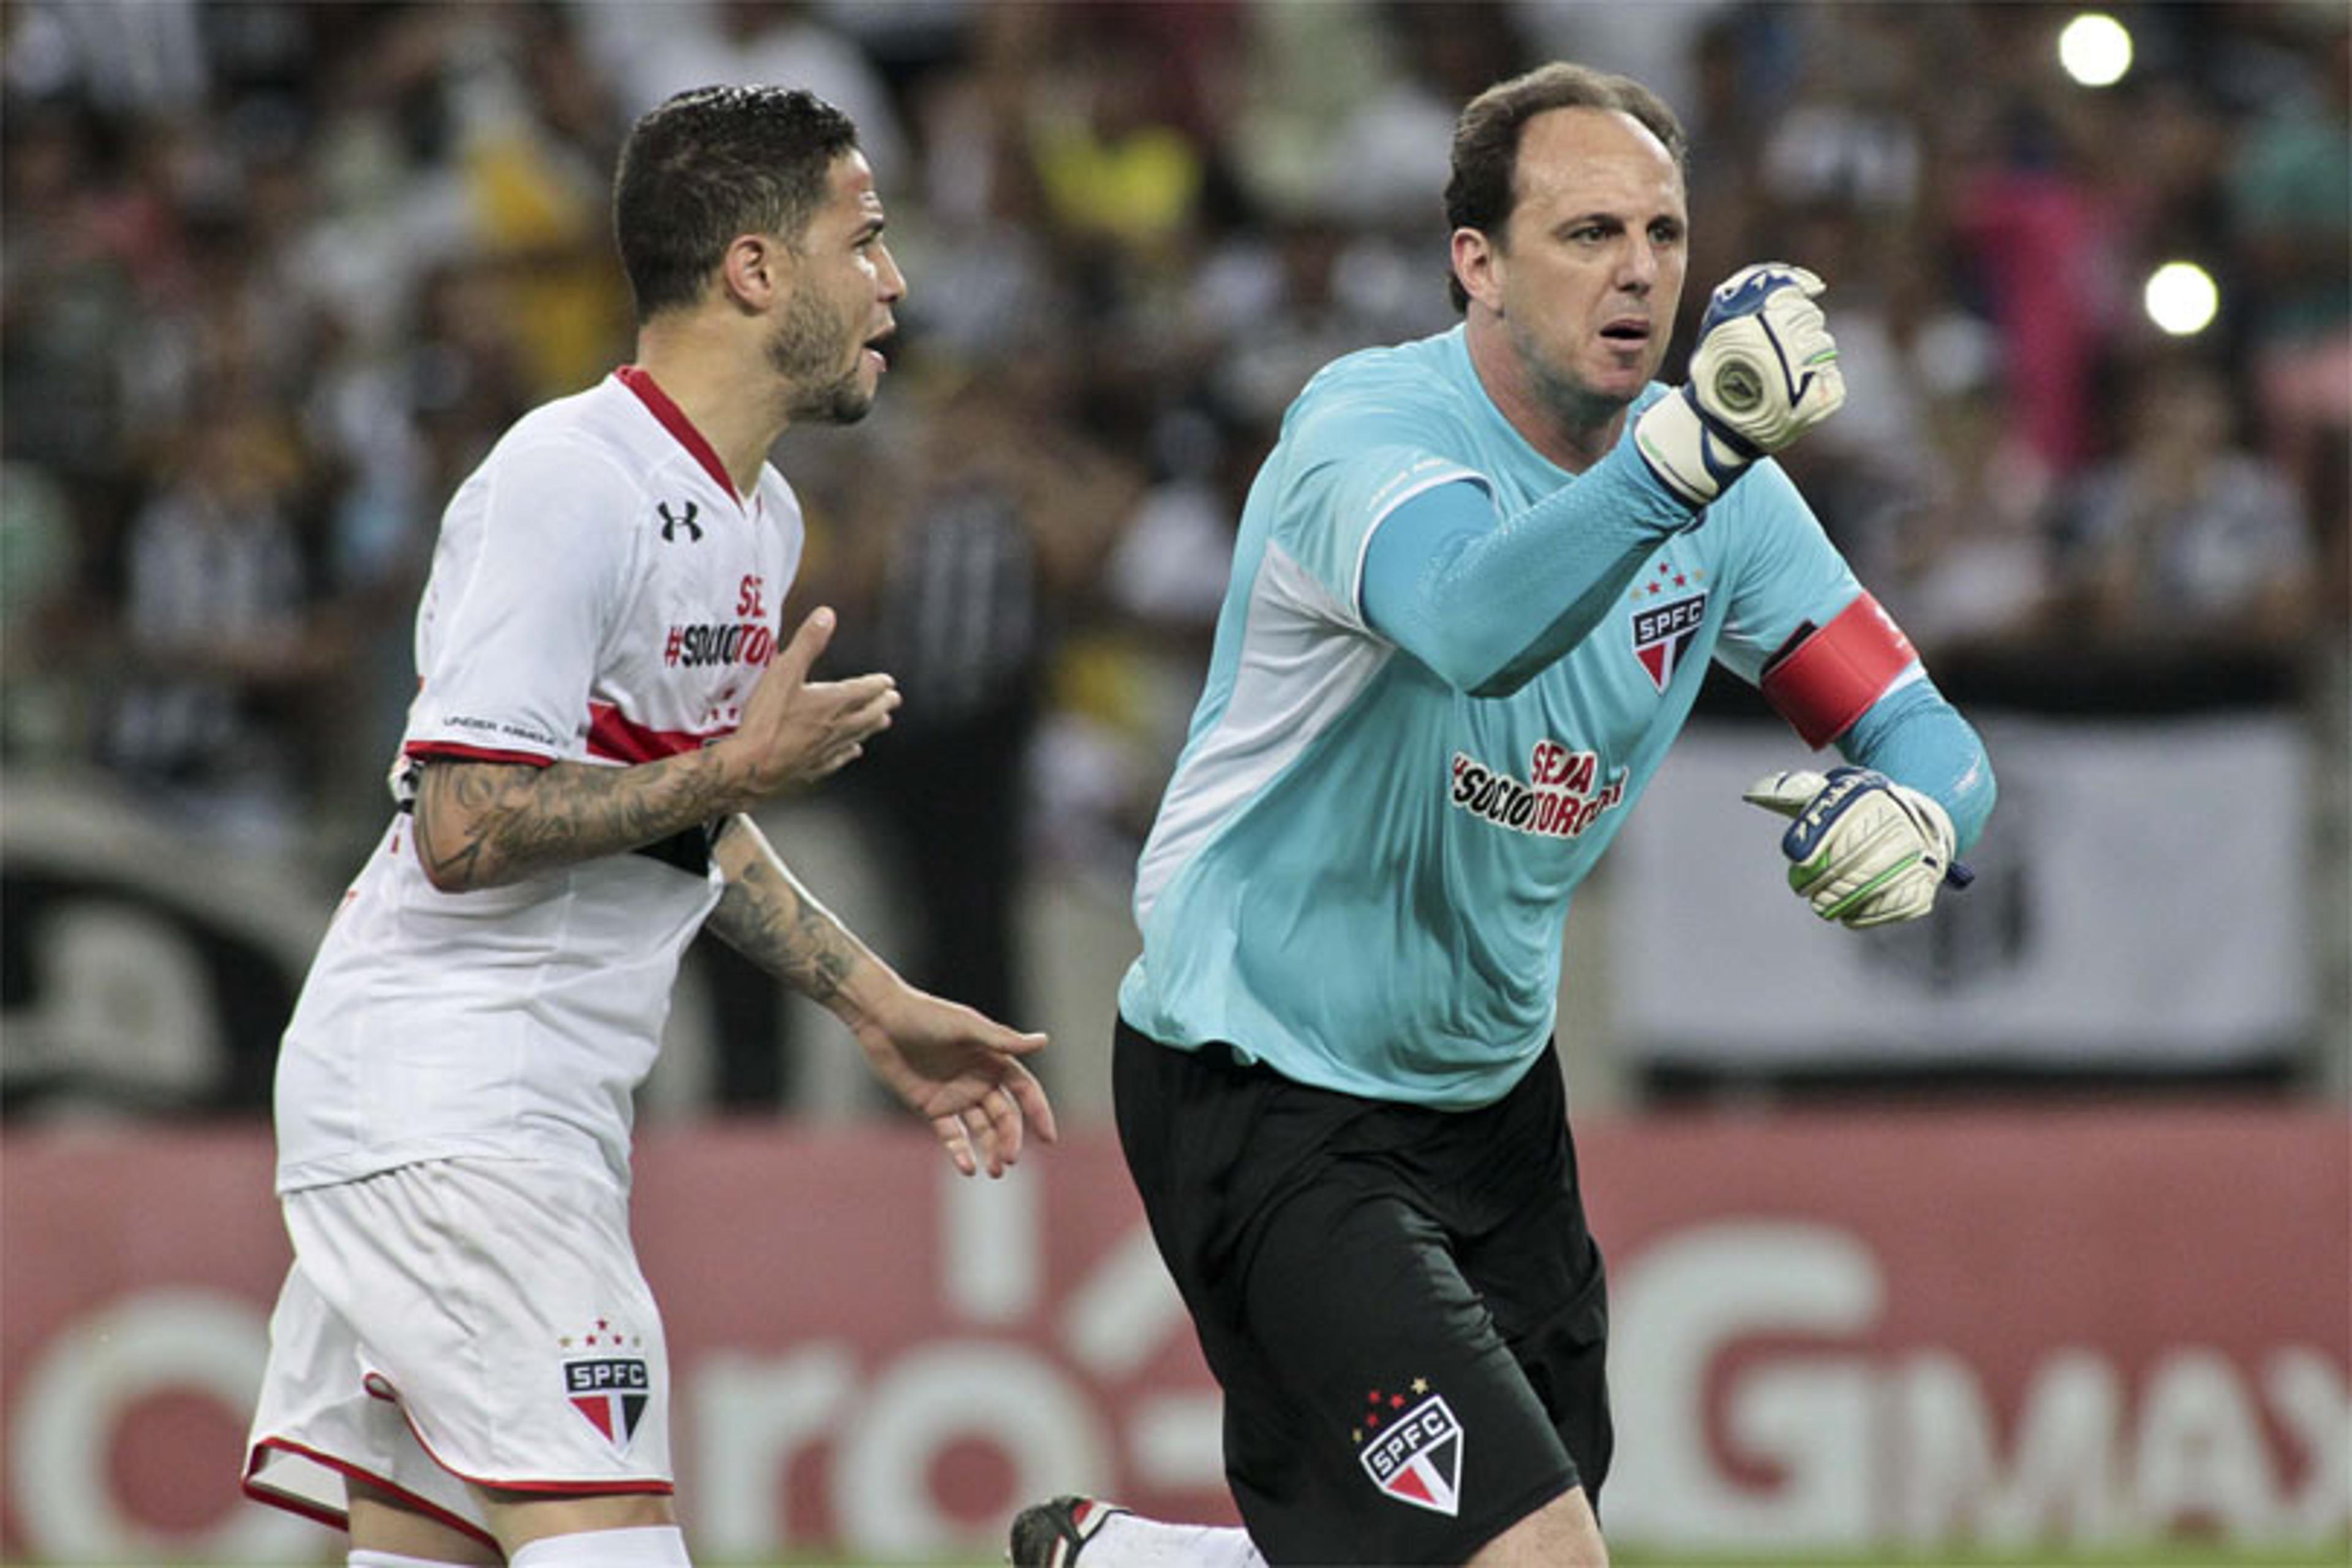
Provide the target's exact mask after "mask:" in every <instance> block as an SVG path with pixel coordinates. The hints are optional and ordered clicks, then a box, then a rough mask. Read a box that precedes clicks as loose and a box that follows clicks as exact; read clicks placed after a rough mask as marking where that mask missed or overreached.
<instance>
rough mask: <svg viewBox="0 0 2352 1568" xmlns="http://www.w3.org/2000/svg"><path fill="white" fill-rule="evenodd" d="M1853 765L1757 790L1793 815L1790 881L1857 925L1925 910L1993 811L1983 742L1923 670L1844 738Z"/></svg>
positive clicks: (1955, 877) (1816, 908)
mask: <svg viewBox="0 0 2352 1568" xmlns="http://www.w3.org/2000/svg"><path fill="white" fill-rule="evenodd" d="M1836 741H1837V747H1838V751H1839V752H1840V754H1841V755H1843V757H1844V758H1845V759H1846V762H1847V763H1848V764H1849V765H1848V766H1845V767H1840V768H1832V770H1830V772H1829V773H1826V774H1823V773H1813V772H1810V771H1793V772H1787V773H1775V774H1772V775H1770V776H1769V777H1766V778H1762V779H1759V780H1758V781H1757V782H1756V784H1754V786H1752V787H1751V788H1750V789H1749V790H1748V795H1747V798H1748V800H1749V801H1751V802H1753V803H1754V804H1756V805H1760V806H1763V807H1764V808H1765V809H1766V810H1768V811H1773V812H1777V813H1779V814H1780V815H1781V816H1790V817H1793V818H1795V820H1794V821H1793V822H1791V823H1790V826H1789V827H1788V829H1787V831H1786V832H1785V833H1784V834H1783V835H1782V837H1781V845H1780V847H1781V852H1782V853H1783V854H1784V855H1786V856H1787V857H1788V858H1789V861H1790V867H1789V885H1790V888H1791V889H1793V890H1794V891H1795V892H1796V893H1797V895H1798V896H1799V897H1800V898H1802V899H1804V900H1805V901H1806V902H1807V903H1808V904H1810V905H1811V908H1812V910H1813V912H1814V913H1816V914H1818V915H1820V916H1821V917H1822V919H1823V920H1832V921H1838V922H1839V923H1840V924H1842V925H1846V926H1851V927H1854V928H1857V929H1859V928H1863V927H1868V926H1877V925H1886V924H1890V923H1892V922H1894V921H1907V920H1916V919H1917V918H1918V917H1919V916H1921V915H1924V914H1926V913H1927V911H1928V910H1930V909H1931V908H1933V907H1934V905H1935V901H1936V894H1937V892H1938V891H1939V890H1940V889H1942V888H1943V887H1945V886H1946V885H1947V884H1950V885H1954V886H1964V885H1966V882H1967V880H1968V875H1969V874H1968V871H1967V868H1965V867H1964V866H1963V865H1962V864H1961V863H1960V860H1959V857H1960V856H1961V855H1963V854H1965V853H1967V852H1968V851H1969V849H1970V848H1971V847H1974V846H1975V844H1976V842H1977V840H1978V838H1979V837H1980V836H1981V835H1982V833H1983V831H1984V825H1985V819H1986V818H1987V817H1989V816H1991V814H1992V807H1993V801H1994V797H1995V794H1996V791H1995V787H1994V784H1993V774H1992V762H1991V759H1990V758H1989V757H1988V756H1987V755H1986V754H1985V749H1984V742H1983V741H1982V740H1980V739H1979V737H1978V735H1977V732H1976V730H1975V729H1974V728H1973V727H1972V726H1971V725H1970V724H1969V721H1967V720H1966V719H1964V718H1962V717H1961V716H1960V713H1959V710H1958V709H1956V708H1954V707H1953V706H1952V705H1951V703H1950V702H1948V701H1947V700H1945V698H1944V695H1943V693H1942V692H1940V691H1938V690H1937V689H1936V686H1935V683H1934V682H1933V681H1931V680H1929V679H1927V676H1926V674H1925V673H1924V672H1918V673H1915V674H1914V675H1913V677H1912V678H1911V679H1909V680H1908V681H1906V682H1905V683H1903V684H1900V685H1897V686H1895V688H1893V689H1890V690H1888V691H1885V692H1884V693H1883V694H1881V695H1880V696H1879V697H1878V698H1877V699H1876V700H1874V701H1873V702H1872V703H1871V704H1870V706H1869V707H1868V708H1866V709H1865V710H1864V711H1863V712H1862V714H1861V715H1860V716H1859V717H1858V718H1856V719H1855V720H1854V721H1853V722H1852V724H1851V725H1849V726H1848V727H1847V728H1846V729H1845V730H1844V731H1843V732H1842V733H1840V734H1839V735H1838V736H1837V737H1836Z"/></svg>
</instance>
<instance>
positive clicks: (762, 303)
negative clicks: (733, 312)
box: [719, 234, 793, 313]
mask: <svg viewBox="0 0 2352 1568" xmlns="http://www.w3.org/2000/svg"><path fill="white" fill-rule="evenodd" d="M792 286H793V253H792V252H791V251H790V250H788V249H787V248H785V247H784V245H783V244H782V241H780V240H778V239H777V238H776V237H775V236H773V235H772V234H739V235H737V236H736V237H734V238H733V239H731V240H730V241H729V242H728V245H727V251H726V254H725V255H723V256H721V257H720V258H719V287H720V289H723V290H724V291H725V293H726V296H727V298H728V299H729V300H730V301H732V302H733V303H734V304H735V306H736V307H737V308H738V309H740V310H745V311H749V312H754V313H756V312H758V311H761V310H767V309H768V308H769V307H770V306H772V305H774V304H776V303H777V302H778V301H779V300H782V298H783V297H784V295H785V294H786V293H787V292H788V291H789V290H790V289H791V288H792Z"/></svg>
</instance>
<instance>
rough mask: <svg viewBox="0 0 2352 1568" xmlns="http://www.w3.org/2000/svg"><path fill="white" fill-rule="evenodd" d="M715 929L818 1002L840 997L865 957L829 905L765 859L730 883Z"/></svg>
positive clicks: (747, 867) (713, 917)
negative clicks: (828, 909)
mask: <svg viewBox="0 0 2352 1568" xmlns="http://www.w3.org/2000/svg"><path fill="white" fill-rule="evenodd" d="M709 928H710V930H711V931H715V932H717V933H718V934H719V938H720V940H722V941H724V942H726V943H727V945H728V946H730V947H731V948H733V949H734V950H735V951H736V952H740V953H741V954H742V955H743V956H744V957H746V958H748V959H750V960H751V962H752V963H757V964H759V965H760V966H761V968H763V969H765V970H767V971H768V972H769V973H772V974H774V975H775V976H776V977H777V978H778V979H780V980H782V982H783V983H784V984H787V985H789V986H791V987H792V988H793V990H795V991H797V992H799V993H800V994H802V995H803V996H806V997H807V998H809V1000H811V1001H812V1002H824V1003H830V1002H832V1001H833V1000H834V999H835V997H836V996H838V995H839V994H840V993H841V988H842V985H843V984H844V983H845V982H846V981H847V979H848V978H849V975H850V973H851V971H853V970H855V969H856V967H857V963H858V959H859V957H860V953H861V950H860V948H859V946H858V944H857V940H856V938H855V937H853V936H851V935H850V934H849V933H848V932H847V931H844V930H843V929H842V927H841V923H840V922H839V921H836V920H835V919H834V918H833V916H832V914H831V913H829V912H828V911H827V910H825V907H824V905H823V904H820V903H818V902H817V901H816V900H814V899H812V898H810V897H809V896H808V895H807V893H806V892H805V891H804V890H803V889H802V888H801V887H800V885H799V884H798V883H797V882H795V881H793V879H792V877H791V876H790V875H789V874H788V873H786V872H785V871H784V870H783V868H782V866H781V865H778V864H773V863H771V862H769V861H767V860H766V859H765V858H754V859H752V860H751V862H750V863H749V864H747V865H745V866H744V867H743V868H742V869H741V870H740V871H739V872H737V873H736V874H735V875H734V876H732V877H730V878H729V879H728V881H727V890H726V891H725V892H724V893H722V894H720V895H719V907H718V908H717V909H715V910H712V911H711V914H710V920H709Z"/></svg>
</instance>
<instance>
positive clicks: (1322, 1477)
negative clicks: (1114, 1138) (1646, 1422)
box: [1113, 1019, 1612, 1565]
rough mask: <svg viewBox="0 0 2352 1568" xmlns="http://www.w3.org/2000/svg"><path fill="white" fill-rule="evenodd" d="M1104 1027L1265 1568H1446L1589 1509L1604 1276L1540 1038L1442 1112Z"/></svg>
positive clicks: (1133, 1151) (1127, 1122) (1123, 1134)
mask: <svg viewBox="0 0 2352 1568" xmlns="http://www.w3.org/2000/svg"><path fill="white" fill-rule="evenodd" d="M1113 1089H1114V1093H1115V1095H1116V1100H1117V1105H1118V1132H1119V1142H1120V1144H1121V1146H1122V1147H1123V1148H1124V1150H1125V1151H1126V1154H1127V1163H1128V1169H1129V1171H1130V1172H1131V1173H1133V1175H1134V1177H1135V1184H1136V1187H1137V1189H1138V1190H1139V1192H1140V1193H1141V1194H1142V1197H1143V1206H1144V1210H1145V1213H1146V1214H1147V1215H1149V1216H1150V1221H1151V1231H1152V1236H1153V1237H1154V1238H1155V1239H1156V1240H1157V1241H1158V1242H1159V1245H1160V1256H1161V1258H1164V1259H1165V1260H1166V1262H1167V1264H1168V1268H1169V1271H1170V1272H1171V1274H1173V1275H1174V1276H1175V1279H1176V1284H1177V1288H1178V1289H1180V1290H1181V1291H1182V1292H1183V1296H1184V1301H1185V1304H1186V1306H1188V1307H1189V1308H1190V1309H1191V1310H1192V1322H1193V1326H1194V1327H1195V1329H1196V1330H1197V1331H1199V1334H1200V1338H1201V1348H1202V1352H1204V1353H1205V1354H1206V1356H1207V1358H1208V1363H1209V1366H1210V1370H1212V1371H1213V1372H1214V1373H1216V1377H1217V1381H1218V1383H1219V1384H1222V1385H1223V1390H1224V1406H1225V1414H1224V1440H1225V1475H1226V1479H1227V1481H1228V1482H1229V1483H1230V1484H1231V1486H1232V1488H1233V1493H1234V1501H1235V1502H1236V1503H1237V1504H1238V1505H1239V1506H1240V1509H1241V1512H1242V1518H1243V1519H1244V1521H1245V1522H1246V1523H1247V1524H1248V1526H1249V1531H1250V1535H1251V1537H1252V1539H1253V1540H1255V1542H1256V1543H1257V1547H1258V1550H1259V1551H1260V1552H1262V1553H1264V1554H1265V1558H1266V1560H1267V1561H1268V1562H1269V1563H1277V1564H1285V1565H1288V1564H1307V1563H1316V1564H1331V1563H1463V1562H1466V1561H1467V1560H1468V1559H1469V1558H1470V1557H1471V1556H1472V1555H1473V1554H1475V1552H1477V1551H1478V1550H1479V1549H1480V1548H1481V1547H1483V1546H1485V1545H1486V1543H1487V1542H1490V1541H1492V1540H1494V1539H1495V1538H1496V1536H1498V1535H1500V1534H1501V1533H1502V1532H1503V1531H1506V1530H1507V1529H1509V1528H1510V1527H1511V1526H1512V1525H1513V1524H1515V1523H1517V1521H1520V1520H1522V1519H1524V1518H1526V1517H1527V1516H1528V1515H1529V1514H1531V1513H1533V1512H1535V1511H1536V1510H1538V1509H1539V1508H1541V1507H1542V1506H1543V1505H1544V1504H1546V1503H1548V1502H1549V1501H1551V1500H1553V1499H1555V1498H1557V1497H1559V1495H1560V1494H1562V1493H1563V1492H1565V1491H1567V1490H1568V1489H1570V1487H1573V1486H1579V1485H1580V1486H1582V1487H1583V1488H1584V1489H1585V1491H1586V1493H1587V1494H1588V1495H1589V1496H1590V1497H1591V1498H1592V1499H1593V1500H1595V1501H1596V1502H1597V1501H1598V1499H1599V1494H1600V1489H1601V1479H1602V1478H1603V1477H1604V1476H1605V1475H1606V1474H1607V1472H1608V1468H1609V1454H1610V1447H1611V1441H1612V1438H1611V1426H1610V1420H1609V1395H1608V1389H1607V1385H1606V1383H1605V1381H1604V1378H1603V1375H1602V1368H1601V1363H1602V1359H1603V1353H1604V1350H1605V1347H1606V1342H1607V1339H1608V1329H1609V1315H1608V1305H1607V1289H1606V1285H1605V1282H1604V1280H1603V1278H1602V1273H1601V1252H1600V1249H1599V1248H1598V1247H1595V1246H1594V1245H1593V1241H1592V1237H1591V1234H1590V1233H1589V1232H1588V1231H1587V1230H1586V1228H1585V1224H1584V1207H1583V1204H1582V1201H1581V1200H1580V1197H1579V1196H1578V1193H1577V1181H1576V1155H1575V1151H1574V1148H1573V1147H1572V1145H1571V1144H1570V1139H1569V1131H1568V1118H1567V1110H1566V1094H1565V1091H1564V1090H1563V1089H1562V1087H1561V1083H1560V1077H1559V1063H1558V1062H1557V1060H1556V1059H1555V1058H1553V1057H1552V1055H1551V1054H1550V1053H1549V1052H1547V1053H1545V1055H1544V1056H1543V1057H1542V1058H1540V1059H1539V1060H1538V1062H1537V1063H1536V1065H1535V1066H1534V1067H1533V1068H1530V1069H1529V1070H1528V1074H1527V1076H1526V1077H1525V1078H1524V1079H1521V1080H1520V1082H1519V1084H1518V1085H1517V1088H1515V1089H1512V1090H1511V1092H1510V1093H1509V1094H1507V1095H1506V1096H1505V1097H1504V1098H1503V1099H1502V1100H1498V1101H1496V1103H1495V1104H1493V1105H1491V1106H1487V1107H1486V1108H1484V1109H1482V1110H1471V1111H1444V1110H1428V1109H1425V1108H1422V1107H1416V1106H1404V1105H1395V1104H1390V1103H1386V1102H1383V1101H1379V1100H1360V1099H1357V1098H1355V1097H1353V1096H1350V1095H1344V1094H1336V1093H1332V1092H1330V1091H1328V1090H1325V1089H1309V1088H1307V1087H1306V1086H1304V1085H1301V1084H1297V1083H1294V1082H1292V1081H1290V1080H1289V1079H1285V1078H1283V1077H1281V1076H1279V1075H1278V1074H1276V1073H1275V1072H1273V1071H1271V1070H1269V1069H1268V1068H1264V1067H1244V1066H1243V1065H1241V1064H1240V1063H1238V1062H1237V1061H1236V1060H1235V1059H1234V1055H1233V1053H1232V1052H1231V1051H1230V1050H1228V1049H1227V1048H1226V1047H1223V1046H1216V1045H1212V1046H1207V1047H1202V1049H1200V1050H1197V1051H1188V1050H1178V1049H1175V1048H1173V1047H1167V1046H1162V1045H1160V1044H1158V1043H1157V1042H1155V1041H1153V1040H1151V1039H1150V1038H1149V1037H1145V1036H1143V1035H1141V1034H1139V1033H1138V1032H1137V1031H1136V1030H1134V1029H1133V1028H1131V1027H1130V1026H1129V1025H1128V1024H1127V1023H1126V1022H1125V1020H1123V1019H1122V1020H1121V1021H1120V1023H1119V1025H1118V1044H1117V1047H1116V1057H1115V1062H1114V1068H1113Z"/></svg>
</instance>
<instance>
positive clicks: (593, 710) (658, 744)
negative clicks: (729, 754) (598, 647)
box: [588, 702, 717, 763]
mask: <svg viewBox="0 0 2352 1568" xmlns="http://www.w3.org/2000/svg"><path fill="white" fill-rule="evenodd" d="M716 738H717V737H716V736H712V735H698V734H696V733H695V732H694V731H691V730H656V729H655V728H653V727H652V726H651V725H649V724H640V723H638V722H637V721H635V720H634V719H631V718H629V717H628V716H627V715H625V714H624V713H623V712H622V711H621V710H619V709H618V708H615V707H614V706H613V705H612V704H611V703H609V702H591V703H590V704H588V754H589V755H590V756H592V757H602V758H604V759H605V760H606V761H607V762H615V763H657V762H659V761H661V759H662V758H664V757H675V756H677V754H678V753H679V752H694V751H699V750H701V748H702V745H703V742H706V741H710V740H714V739H716Z"/></svg>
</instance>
